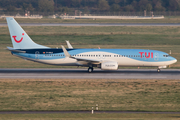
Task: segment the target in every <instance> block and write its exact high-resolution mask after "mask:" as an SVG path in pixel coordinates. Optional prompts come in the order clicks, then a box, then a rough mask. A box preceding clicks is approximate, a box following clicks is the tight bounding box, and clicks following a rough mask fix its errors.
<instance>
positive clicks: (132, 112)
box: [0, 110, 180, 114]
mask: <svg viewBox="0 0 180 120" xmlns="http://www.w3.org/2000/svg"><path fill="white" fill-rule="evenodd" d="M55 113H91V111H0V114H55ZM94 113H121V114H122V113H126V114H180V112H136V111H100V110H99V111H96V110H95V111H94Z"/></svg>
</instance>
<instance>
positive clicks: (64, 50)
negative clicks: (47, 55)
mask: <svg viewBox="0 0 180 120" xmlns="http://www.w3.org/2000/svg"><path fill="white" fill-rule="evenodd" d="M61 47H62V49H63V52H64V54H65V56H66V57H71V55H70V54H69V53H68V51H67V50H66V48H65V47H64V46H63V45H61Z"/></svg>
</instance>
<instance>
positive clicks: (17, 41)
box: [12, 33, 24, 43]
mask: <svg viewBox="0 0 180 120" xmlns="http://www.w3.org/2000/svg"><path fill="white" fill-rule="evenodd" d="M22 35H23V36H24V33H22ZM12 37H13V38H14V41H15V42H16V43H20V42H21V41H22V40H23V37H22V38H21V39H20V40H17V39H16V37H17V36H12Z"/></svg>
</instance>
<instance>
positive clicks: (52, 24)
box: [0, 23, 180, 26]
mask: <svg viewBox="0 0 180 120" xmlns="http://www.w3.org/2000/svg"><path fill="white" fill-rule="evenodd" d="M20 25H21V26H180V23H20ZM0 26H7V24H6V23H0Z"/></svg>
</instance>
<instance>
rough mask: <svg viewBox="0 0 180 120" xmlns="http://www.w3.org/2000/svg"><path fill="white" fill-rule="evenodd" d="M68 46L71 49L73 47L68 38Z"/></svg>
mask: <svg viewBox="0 0 180 120" xmlns="http://www.w3.org/2000/svg"><path fill="white" fill-rule="evenodd" d="M66 43H67V46H68V48H69V49H73V47H72V45H71V44H70V42H69V41H68V40H66Z"/></svg>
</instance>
